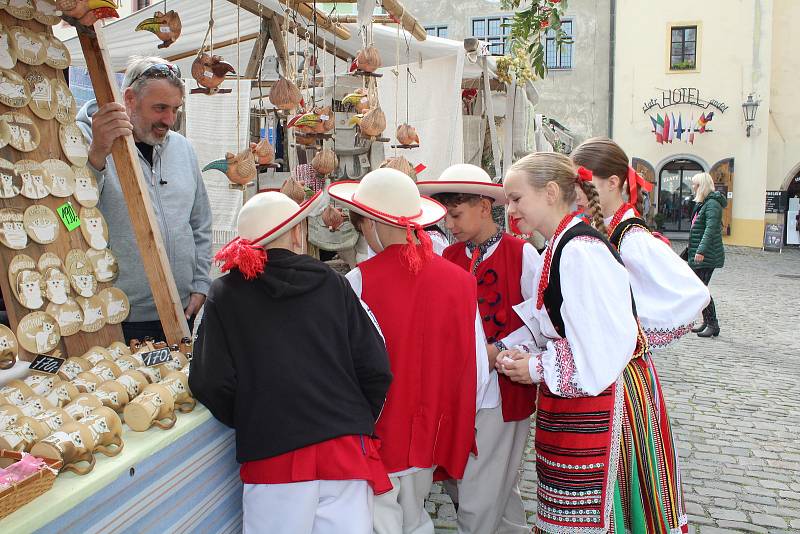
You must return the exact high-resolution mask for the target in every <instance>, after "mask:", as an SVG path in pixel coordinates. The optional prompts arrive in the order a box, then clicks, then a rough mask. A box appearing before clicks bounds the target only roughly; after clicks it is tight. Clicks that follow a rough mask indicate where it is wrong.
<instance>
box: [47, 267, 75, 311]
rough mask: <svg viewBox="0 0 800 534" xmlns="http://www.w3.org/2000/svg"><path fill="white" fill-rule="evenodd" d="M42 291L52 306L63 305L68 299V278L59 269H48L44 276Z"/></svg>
mask: <svg viewBox="0 0 800 534" xmlns="http://www.w3.org/2000/svg"><path fill="white" fill-rule="evenodd" d="M43 280H44V286H45V287H44V291H45V296H46V297H47V300H49V301H50V302H52V303H53V304H65V303H66V302H67V298H68V297H69V295H70V293H71V291H70V283H69V278H67V275H66V274H64V272H63V271H62V270H61V269H56V268H52V269H48V270H47V272H46V273H45V274H44V279H43Z"/></svg>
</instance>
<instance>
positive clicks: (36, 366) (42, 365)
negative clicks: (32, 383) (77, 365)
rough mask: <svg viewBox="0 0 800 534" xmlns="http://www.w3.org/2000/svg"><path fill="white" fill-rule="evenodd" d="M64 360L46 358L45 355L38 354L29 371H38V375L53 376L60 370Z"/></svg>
mask: <svg viewBox="0 0 800 534" xmlns="http://www.w3.org/2000/svg"><path fill="white" fill-rule="evenodd" d="M65 361H66V360H65V359H64V358H58V357H56V356H48V355H46V354H39V355H37V356H36V358H34V359H33V361H32V362H31V365H30V367H29V369H30V370H31V371H38V372H40V373H47V374H50V375H54V374H56V373H57V372H58V370H59V369H61V366H62V365H64V362H65Z"/></svg>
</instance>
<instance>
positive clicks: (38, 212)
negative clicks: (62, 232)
mask: <svg viewBox="0 0 800 534" xmlns="http://www.w3.org/2000/svg"><path fill="white" fill-rule="evenodd" d="M24 223H25V231H26V232H28V236H29V237H30V238H31V239H32V240H33V241H35V242H36V243H39V244H40V245H49V244H50V243H53V242H54V241H55V240H56V239H58V233H59V228H60V224H61V223H60V221H59V220H58V217H56V214H55V213H53V210H51V209H50V208H48V207H47V206H45V205H43V204H34V205H32V206H28V209H26V210H25V214H24Z"/></svg>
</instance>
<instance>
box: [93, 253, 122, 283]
mask: <svg viewBox="0 0 800 534" xmlns="http://www.w3.org/2000/svg"><path fill="white" fill-rule="evenodd" d="M86 257H87V258H88V259H89V261H90V262H91V264H92V269H93V270H94V276H95V278H97V281H98V282H100V283H103V284H104V283H107V282H113V281H114V280H116V279H117V274H118V273H119V265H118V264H117V258H116V257H115V256H114V253H113V252H111V250H109V249H105V250H94V249H91V250H87V251H86Z"/></svg>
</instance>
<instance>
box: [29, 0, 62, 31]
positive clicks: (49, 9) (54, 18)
mask: <svg viewBox="0 0 800 534" xmlns="http://www.w3.org/2000/svg"><path fill="white" fill-rule="evenodd" d="M33 3H34V5H35V6H36V12H35V13H34V14H33V18H34V19H36V20H38V21H39V22H41V23H42V24H44V25H45V26H57V25H58V24H61V13H60V12H59V10H58V6H56V0H34V2H33Z"/></svg>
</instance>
